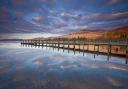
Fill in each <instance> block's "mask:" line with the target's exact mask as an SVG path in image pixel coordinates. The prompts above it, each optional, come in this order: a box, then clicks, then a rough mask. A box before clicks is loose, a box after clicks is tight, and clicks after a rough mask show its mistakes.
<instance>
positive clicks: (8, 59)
mask: <svg viewBox="0 0 128 89" xmlns="http://www.w3.org/2000/svg"><path fill="white" fill-rule="evenodd" d="M9 44H11V45H12V47H11V46H10V47H6V48H5V47H3V46H1V45H0V89H128V86H127V82H128V76H127V75H128V65H126V64H124V63H125V60H124V59H123V58H118V57H111V58H110V60H109V62H108V61H107V56H105V55H99V56H97V55H96V54H95V59H94V54H91V53H86V52H84V56H83V53H82V52H80V53H79V51H75V55H74V51H73V50H70V52H69V53H68V50H67V49H60V48H59V51H58V48H50V47H42V46H40V47H36V48H35V47H33V46H30V45H29V47H28V45H27V46H23V45H22V47H20V45H19V43H18V44H16V43H9ZM5 45H8V44H5ZM14 45H17V46H15V48H14ZM31 47H32V48H31ZM49 48H50V49H49ZM63 50H64V51H63Z"/></svg>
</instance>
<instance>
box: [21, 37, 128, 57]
mask: <svg viewBox="0 0 128 89" xmlns="http://www.w3.org/2000/svg"><path fill="white" fill-rule="evenodd" d="M21 44H27V45H34V46H48V47H56V48H58V49H59V48H63V49H68V50H69V49H72V50H74V51H75V50H79V52H81V51H82V52H86V51H91V52H94V53H97V52H98V53H105V54H108V55H120V56H125V57H126V59H128V54H127V53H128V52H127V50H126V49H128V38H125V39H113V40H112V39H111V40H100V39H99V40H90V39H84V38H72V39H67V38H53V39H48V38H46V39H43V40H33V39H26V40H23V41H22V42H21ZM90 45H91V46H92V47H93V50H90V49H89V46H90ZM71 46H72V47H71ZM85 46H86V48H85ZM101 46H107V52H100V49H99V48H100V47H101ZM113 46H118V47H123V48H124V49H125V54H120V53H118V52H114V53H113V52H112V47H113ZM81 47H82V48H81ZM116 51H118V49H116Z"/></svg>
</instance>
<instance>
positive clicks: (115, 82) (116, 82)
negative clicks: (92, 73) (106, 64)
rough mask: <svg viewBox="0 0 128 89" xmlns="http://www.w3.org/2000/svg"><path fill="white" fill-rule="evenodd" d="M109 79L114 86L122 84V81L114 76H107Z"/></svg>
mask: <svg viewBox="0 0 128 89" xmlns="http://www.w3.org/2000/svg"><path fill="white" fill-rule="evenodd" d="M107 81H108V82H109V83H110V84H112V85H113V86H121V85H122V83H121V81H119V80H117V79H114V78H112V77H107Z"/></svg>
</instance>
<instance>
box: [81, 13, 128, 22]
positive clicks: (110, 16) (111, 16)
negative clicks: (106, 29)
mask: <svg viewBox="0 0 128 89" xmlns="http://www.w3.org/2000/svg"><path fill="white" fill-rule="evenodd" d="M122 18H128V12H127V11H126V12H117V13H105V14H104V13H103V14H102V13H94V14H91V15H87V16H81V17H79V19H80V20H92V21H110V20H118V19H122Z"/></svg>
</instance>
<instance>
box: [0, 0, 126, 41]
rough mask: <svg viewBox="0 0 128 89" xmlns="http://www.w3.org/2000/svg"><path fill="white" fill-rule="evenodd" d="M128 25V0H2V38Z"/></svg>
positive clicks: (0, 23) (0, 7)
mask: <svg viewBox="0 0 128 89" xmlns="http://www.w3.org/2000/svg"><path fill="white" fill-rule="evenodd" d="M127 25H128V0H0V39H3V38H27V37H29V38H30V36H31V37H39V36H45V37H48V36H52V35H53V36H57V35H62V34H68V33H71V32H75V31H79V30H81V29H90V30H91V29H101V30H110V29H113V28H117V27H122V26H127Z"/></svg>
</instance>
